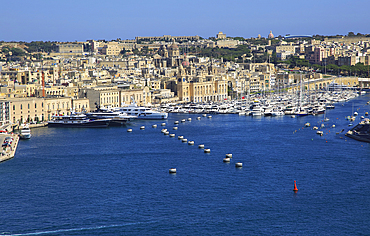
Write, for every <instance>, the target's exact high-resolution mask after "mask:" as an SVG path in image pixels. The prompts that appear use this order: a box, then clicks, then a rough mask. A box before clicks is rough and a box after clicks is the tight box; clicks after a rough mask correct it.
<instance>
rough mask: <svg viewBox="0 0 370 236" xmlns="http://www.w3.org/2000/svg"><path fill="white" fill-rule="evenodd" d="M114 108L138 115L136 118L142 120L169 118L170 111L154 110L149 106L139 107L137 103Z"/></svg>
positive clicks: (130, 114) (131, 114) (129, 114)
mask: <svg viewBox="0 0 370 236" xmlns="http://www.w3.org/2000/svg"><path fill="white" fill-rule="evenodd" d="M114 110H115V111H119V112H123V113H126V114H127V115H128V116H136V117H137V118H136V119H141V120H165V119H167V118H168V113H166V112H159V111H154V110H152V109H151V108H149V107H139V106H137V105H136V103H132V104H131V105H129V106H126V107H117V108H114Z"/></svg>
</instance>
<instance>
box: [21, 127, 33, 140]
mask: <svg viewBox="0 0 370 236" xmlns="http://www.w3.org/2000/svg"><path fill="white" fill-rule="evenodd" d="M19 137H20V138H21V139H30V138H31V130H30V128H29V127H28V125H22V126H21V132H20V133H19Z"/></svg>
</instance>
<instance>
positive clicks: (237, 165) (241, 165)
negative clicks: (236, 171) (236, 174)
mask: <svg viewBox="0 0 370 236" xmlns="http://www.w3.org/2000/svg"><path fill="white" fill-rule="evenodd" d="M235 167H236V168H241V167H243V163H241V162H237V163H235Z"/></svg>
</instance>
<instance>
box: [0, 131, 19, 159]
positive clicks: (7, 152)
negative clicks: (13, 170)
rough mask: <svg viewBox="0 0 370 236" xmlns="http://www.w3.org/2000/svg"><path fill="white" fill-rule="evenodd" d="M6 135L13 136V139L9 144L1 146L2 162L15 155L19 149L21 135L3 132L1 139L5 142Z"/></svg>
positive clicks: (0, 156) (0, 135) (0, 155)
mask: <svg viewBox="0 0 370 236" xmlns="http://www.w3.org/2000/svg"><path fill="white" fill-rule="evenodd" d="M6 137H11V138H13V141H12V142H11V144H10V145H9V146H5V147H1V148H2V150H1V154H0V162H3V161H7V160H9V159H12V158H13V157H14V155H15V152H16V151H17V147H18V142H19V136H18V135H17V134H14V133H10V134H8V133H1V134H0V141H1V143H2V144H3V143H4V140H5V138H6Z"/></svg>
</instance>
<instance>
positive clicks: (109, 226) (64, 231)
mask: <svg viewBox="0 0 370 236" xmlns="http://www.w3.org/2000/svg"><path fill="white" fill-rule="evenodd" d="M156 222H157V221H147V222H135V223H124V224H114V225H101V226H94V227H82V228H72V229H57V230H48V231H40V232H31V233H22V234H12V233H8V232H7V233H6V234H1V233H0V235H9V236H25V235H44V234H45V235H46V234H56V233H66V232H78V231H88V230H97V229H108V228H116V227H124V226H130V225H140V224H152V223H156Z"/></svg>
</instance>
